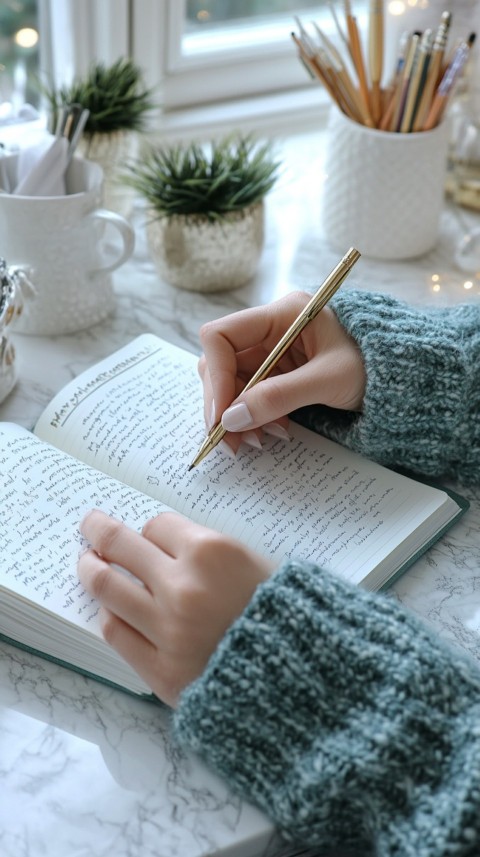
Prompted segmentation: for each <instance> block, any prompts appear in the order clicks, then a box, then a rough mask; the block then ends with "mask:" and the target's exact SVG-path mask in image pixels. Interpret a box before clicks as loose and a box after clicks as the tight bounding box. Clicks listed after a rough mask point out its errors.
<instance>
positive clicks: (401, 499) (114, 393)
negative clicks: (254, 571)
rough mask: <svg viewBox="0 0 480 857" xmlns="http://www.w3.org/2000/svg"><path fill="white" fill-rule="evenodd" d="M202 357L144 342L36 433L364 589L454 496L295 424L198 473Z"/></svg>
mask: <svg viewBox="0 0 480 857" xmlns="http://www.w3.org/2000/svg"><path fill="white" fill-rule="evenodd" d="M196 362H197V358H196V357H195V356H194V355H192V354H189V353H188V352H185V351H183V350H182V349H178V348H175V347H174V346H171V345H169V344H167V343H164V342H162V341H161V340H159V339H158V338H157V337H154V336H143V337H139V338H138V339H137V340H135V341H134V342H133V343H131V344H130V345H129V346H127V347H126V348H125V349H122V350H121V351H120V352H117V353H116V354H115V355H112V357H111V358H109V359H108V360H107V361H103V362H102V363H101V364H99V365H98V366H96V367H93V368H92V369H90V370H89V371H88V372H86V373H84V374H83V375H82V376H80V378H78V379H77V380H76V382H72V384H70V385H69V386H68V387H67V388H65V390H64V391H62V392H61V393H60V394H59V395H58V396H57V397H56V398H55V399H54V400H53V402H52V403H51V405H50V406H49V407H48V408H47V409H46V411H45V412H44V415H43V416H42V418H41V419H40V421H39V423H38V424H37V427H36V433H37V434H39V435H40V436H43V437H44V438H45V439H49V440H51V441H52V442H53V443H54V444H55V445H58V446H61V447H62V448H63V449H65V450H66V451H68V452H70V453H71V454H72V455H76V456H78V457H79V458H82V460H84V461H86V462H87V463H89V464H91V465H92V466H93V467H96V468H98V469H99V470H103V471H105V472H107V473H110V475H112V476H115V477H116V478H118V479H120V480H122V481H123V482H125V483H126V484H129V485H131V486H133V487H135V488H137V489H138V490H140V491H144V492H145V493H148V494H150V495H151V496H152V497H155V498H158V499H159V500H161V501H162V502H164V503H166V504H167V505H169V506H171V507H172V508H175V509H176V510H177V511H179V512H181V513H183V514H185V515H187V516H188V517H190V518H192V519H193V520H195V521H197V522H199V523H203V524H205V525H207V526H211V527H213V528H216V529H219V530H222V531H225V532H227V533H229V534H230V535H232V536H236V537H237V538H240V539H241V540H243V541H245V542H246V543H248V544H249V545H250V546H251V547H252V548H254V549H256V550H258V551H260V552H262V553H265V554H267V555H269V556H273V557H274V558H276V559H277V560H279V561H281V560H282V559H283V558H285V556H295V557H298V558H309V559H312V560H314V561H316V562H319V563H322V564H323V565H326V566H327V567H329V568H331V569H334V570H337V571H339V572H340V573H341V574H342V575H344V576H346V577H348V578H349V579H351V580H353V581H355V582H360V581H361V580H362V579H363V578H364V577H365V576H366V574H367V573H368V572H369V571H370V570H371V569H372V568H374V567H375V566H376V565H377V564H378V563H379V562H381V561H382V560H384V559H385V557H386V556H388V554H389V553H390V551H391V550H392V548H395V546H397V545H398V544H400V543H401V542H402V540H403V539H404V538H405V536H406V535H408V533H410V532H411V531H412V530H414V529H416V528H417V527H418V526H420V525H421V523H422V521H424V520H425V518H428V517H429V516H430V515H432V514H434V513H435V511H436V510H437V509H439V508H441V507H442V505H443V504H444V502H445V495H444V494H443V493H442V492H440V491H438V490H436V489H432V488H430V487H428V486H425V485H422V484H421V483H417V482H415V481H412V480H409V479H406V478H405V477H403V476H400V475H398V474H394V473H392V472H391V471H389V470H387V469H385V468H383V467H380V466H379V465H376V464H374V463H372V462H369V461H367V460H366V459H364V458H363V457H361V456H358V455H356V454H355V453H352V452H350V451H349V450H346V449H344V448H342V447H341V446H339V445H338V444H334V443H332V442H330V441H327V440H325V439H324V438H322V437H320V436H318V435H315V434H313V433H311V432H308V431H307V430H306V429H304V428H302V427H301V426H296V425H293V424H292V425H291V431H292V434H293V440H292V441H291V443H285V442H282V441H278V440H274V439H270V440H268V441H267V442H266V443H265V445H264V449H263V450H262V451H261V452H257V451H253V450H248V451H242V453H241V454H240V455H239V457H238V460H237V461H233V460H231V459H230V458H226V457H225V456H224V455H223V454H222V452H221V451H220V450H218V449H217V450H215V451H214V452H212V454H211V455H209V456H208V458H207V459H206V460H205V461H204V462H203V463H202V464H201V465H200V467H198V468H195V469H194V470H193V471H190V472H188V465H189V463H190V462H191V460H192V459H193V458H194V456H195V453H196V452H197V449H198V447H199V445H200V443H201V441H202V439H203V437H204V432H205V427H204V422H203V402H202V391H201V384H200V380H199V378H198V375H197V371H196Z"/></svg>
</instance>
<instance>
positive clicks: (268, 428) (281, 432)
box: [262, 423, 292, 440]
mask: <svg viewBox="0 0 480 857" xmlns="http://www.w3.org/2000/svg"><path fill="white" fill-rule="evenodd" d="M262 429H263V431H264V432H265V434H269V435H271V436H272V437H278V438H280V440H291V439H292V438H291V437H290V435H289V433H288V431H287V430H286V429H284V428H283V426H281V425H280V424H279V423H267V424H266V425H264V426H262Z"/></svg>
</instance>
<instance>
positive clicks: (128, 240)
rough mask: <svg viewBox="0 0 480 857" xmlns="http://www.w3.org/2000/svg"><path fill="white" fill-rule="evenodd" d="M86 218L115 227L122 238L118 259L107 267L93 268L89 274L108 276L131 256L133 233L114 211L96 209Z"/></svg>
mask: <svg viewBox="0 0 480 857" xmlns="http://www.w3.org/2000/svg"><path fill="white" fill-rule="evenodd" d="M87 217H88V218H90V219H91V220H103V221H105V222H106V223H111V224H112V226H115V227H116V229H118V231H119V233H120V235H121V237H122V241H123V247H122V250H121V253H120V256H119V257H118V259H115V260H114V261H113V262H111V263H110V264H109V265H105V266H103V267H102V268H95V270H93V271H90V274H93V275H95V274H109V273H110V272H111V271H115V270H116V269H117V268H119V267H120V265H123V263H124V262H126V261H127V259H129V258H130V256H131V255H132V253H133V249H134V247H135V232H134V230H133V228H132V227H131V226H130V224H129V223H128V221H127V220H125V218H124V217H122V216H121V214H116V213H115V212H114V211H108V210H107V209H106V208H97V209H96V210H95V211H91V212H90V214H88V215H87Z"/></svg>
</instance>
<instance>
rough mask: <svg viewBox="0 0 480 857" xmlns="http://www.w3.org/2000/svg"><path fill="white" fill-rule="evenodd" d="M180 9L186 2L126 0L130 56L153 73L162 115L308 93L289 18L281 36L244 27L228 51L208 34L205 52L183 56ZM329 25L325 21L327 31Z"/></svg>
mask: <svg viewBox="0 0 480 857" xmlns="http://www.w3.org/2000/svg"><path fill="white" fill-rule="evenodd" d="M185 8H186V0H160V2H158V0H131V23H132V31H133V46H132V47H133V54H134V57H135V59H136V61H138V62H140V63H141V62H142V57H143V60H144V64H145V65H146V66H148V67H149V68H156V76H157V80H162V95H163V105H164V109H165V110H167V111H169V110H176V109H184V108H188V107H192V106H198V105H200V104H204V103H215V102H221V101H227V100H231V99H238V98H245V97H253V96H264V95H266V94H268V93H274V92H279V91H284V92H285V91H289V90H290V91H291V90H294V89H305V88H310V87H309V83H310V81H309V80H308V77H307V75H306V72H305V69H304V68H303V67H302V65H301V63H299V61H298V58H297V56H296V51H295V48H294V45H293V44H292V42H291V40H290V36H289V32H290V29H294V27H295V24H294V20H293V17H292V21H291V26H290V24H287V26H286V27H285V28H284V29H283V30H281V29H279V28H273V30H272V27H269V26H265V25H264V24H256V23H252V24H251V25H246V26H245V27H244V28H242V33H243V36H244V38H243V40H242V43H241V44H240V45H239V44H238V40H236V41H235V44H234V45H233V43H232V41H231V40H229V38H228V34H227V33H224V34H223V36H222V37H219V36H216V35H215V33H213V35H212V36H211V38H210V39H209V42H210V44H211V45H212V50H211V51H209V50H201V49H200V50H196V51H194V52H188V53H183V52H182V36H183V21H184V17H185ZM327 13H328V10H327V9H326V13H325V14H326V20H327ZM317 18H318V16H317ZM330 21H331V19H330V16H328V26H329V27H330ZM289 28H290V29H289ZM158 34H163V40H162V39H161V38H158V37H156V36H158ZM152 36H153V38H152ZM187 41H190V43H191V44H193V43H195V41H198V39H196V38H195V37H190V38H188V37H187Z"/></svg>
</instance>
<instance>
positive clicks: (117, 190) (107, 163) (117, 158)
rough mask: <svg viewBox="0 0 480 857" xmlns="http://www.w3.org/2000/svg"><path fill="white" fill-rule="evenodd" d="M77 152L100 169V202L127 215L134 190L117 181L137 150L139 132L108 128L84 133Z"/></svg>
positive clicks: (118, 212) (124, 215)
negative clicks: (107, 131) (101, 193)
mask: <svg viewBox="0 0 480 857" xmlns="http://www.w3.org/2000/svg"><path fill="white" fill-rule="evenodd" d="M78 152H79V154H80V155H83V157H84V158H87V159H88V160H89V161H95V162H96V163H97V164H99V165H100V166H101V168H102V170H103V176H104V205H105V208H108V209H109V210H110V211H115V212H116V213H117V214H121V215H122V217H125V218H126V219H127V220H128V218H129V217H130V215H131V213H132V209H133V204H134V200H135V190H133V188H130V187H128V186H127V185H125V184H124V183H123V182H122V180H121V175H122V172H123V171H124V170H125V167H126V164H127V163H128V162H129V161H134V160H136V158H137V156H138V152H139V135H138V133H137V132H136V131H112V132H110V133H108V134H91V135H84V136H83V137H82V139H81V140H80V142H79V145H78Z"/></svg>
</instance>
